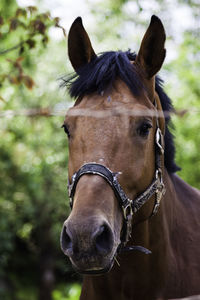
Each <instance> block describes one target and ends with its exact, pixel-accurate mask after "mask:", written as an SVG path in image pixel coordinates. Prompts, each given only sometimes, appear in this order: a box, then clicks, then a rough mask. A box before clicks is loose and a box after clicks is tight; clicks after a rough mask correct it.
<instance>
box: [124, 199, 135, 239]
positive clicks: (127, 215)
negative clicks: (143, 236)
mask: <svg viewBox="0 0 200 300" xmlns="http://www.w3.org/2000/svg"><path fill="white" fill-rule="evenodd" d="M132 202H133V201H132V200H130V199H128V203H127V204H126V206H122V210H123V215H124V219H125V222H126V230H125V240H124V244H126V243H127V242H128V240H129V238H130V237H131V231H132V217H133V209H132Z"/></svg>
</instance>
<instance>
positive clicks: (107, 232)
mask: <svg viewBox="0 0 200 300" xmlns="http://www.w3.org/2000/svg"><path fill="white" fill-rule="evenodd" d="M94 240H95V246H96V249H97V250H98V251H99V252H100V253H101V254H104V255H105V254H107V253H109V252H110V251H111V250H112V247H113V234H112V231H111V229H110V227H109V226H108V225H107V224H104V225H102V226H101V227H100V228H99V230H98V231H97V232H96V233H95V236H94Z"/></svg>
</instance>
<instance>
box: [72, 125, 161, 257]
mask: <svg viewBox="0 0 200 300" xmlns="http://www.w3.org/2000/svg"><path fill="white" fill-rule="evenodd" d="M163 154H164V140H163V135H162V132H161V130H160V128H159V123H158V120H157V128H156V134H155V175H154V178H153V181H152V183H151V184H150V185H149V186H148V187H147V188H146V190H145V191H144V192H143V193H141V194H140V195H139V196H137V197H136V198H135V199H133V200H131V199H129V198H128V197H127V195H126V193H125V192H124V190H123V188H122V187H121V185H120V184H119V182H118V180H117V176H118V174H119V172H117V173H114V172H112V171H111V170H109V168H107V167H106V166H104V165H101V164H98V163H95V162H89V163H86V164H84V165H83V166H82V167H81V168H80V169H79V170H78V171H77V172H76V173H74V174H73V176H72V179H71V183H69V182H68V191H69V197H70V206H71V209H72V208H73V202H74V195H75V191H76V186H77V183H78V181H79V179H80V177H81V176H83V175H85V174H92V175H99V176H101V177H103V178H104V179H105V180H106V181H107V183H108V184H109V185H110V186H111V188H112V190H113V192H114V193H115V196H116V198H117V200H118V202H119V205H120V207H121V209H122V213H123V220H124V222H123V226H122V234H121V244H120V246H119V248H118V250H121V249H123V248H124V247H125V245H126V243H127V242H128V241H129V239H130V237H131V231H132V219H133V214H134V213H136V212H137V211H138V210H139V209H140V208H141V207H142V206H143V205H144V204H145V203H146V202H147V201H148V200H149V199H150V198H151V197H152V196H153V195H155V203H154V207H153V211H152V213H151V215H150V217H152V216H154V215H155V214H156V213H157V211H158V208H159V205H160V201H161V198H162V196H163V195H164V193H165V186H164V183H163V175H162V163H161V156H162V155H163ZM135 249H136V250H140V251H142V252H144V253H146V254H148V253H150V251H149V250H148V249H146V248H144V247H141V246H131V247H128V250H135Z"/></svg>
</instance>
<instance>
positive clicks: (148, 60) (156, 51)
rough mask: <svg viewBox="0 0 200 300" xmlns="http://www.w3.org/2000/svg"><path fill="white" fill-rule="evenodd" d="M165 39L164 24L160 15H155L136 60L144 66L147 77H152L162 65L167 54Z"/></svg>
mask: <svg viewBox="0 0 200 300" xmlns="http://www.w3.org/2000/svg"><path fill="white" fill-rule="evenodd" d="M165 39H166V35H165V29H164V27H163V24H162V22H161V21H160V19H159V18H158V17H156V16H154V15H153V16H152V17H151V22H150V25H149V27H148V29H147V31H146V33H145V35H144V37H143V40H142V43H141V46H140V50H139V53H138V55H137V58H136V62H137V63H138V64H139V65H140V66H141V67H142V69H143V71H144V73H145V76H146V77H147V79H150V78H152V77H153V76H154V75H155V74H156V73H157V72H158V71H159V70H160V68H161V66H162V63H163V61H164V59H165V54H166V50H165V48H164V44H165Z"/></svg>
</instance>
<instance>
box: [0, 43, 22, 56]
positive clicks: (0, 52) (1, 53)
mask: <svg viewBox="0 0 200 300" xmlns="http://www.w3.org/2000/svg"><path fill="white" fill-rule="evenodd" d="M25 42H26V41H22V42H20V43H19V44H17V45H15V46H13V47H11V48H8V49H6V50H2V51H0V55H3V54H6V53H8V52H10V51H13V50H15V49H17V48H19V47H21V46H22V45H23V44H24V43H25Z"/></svg>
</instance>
